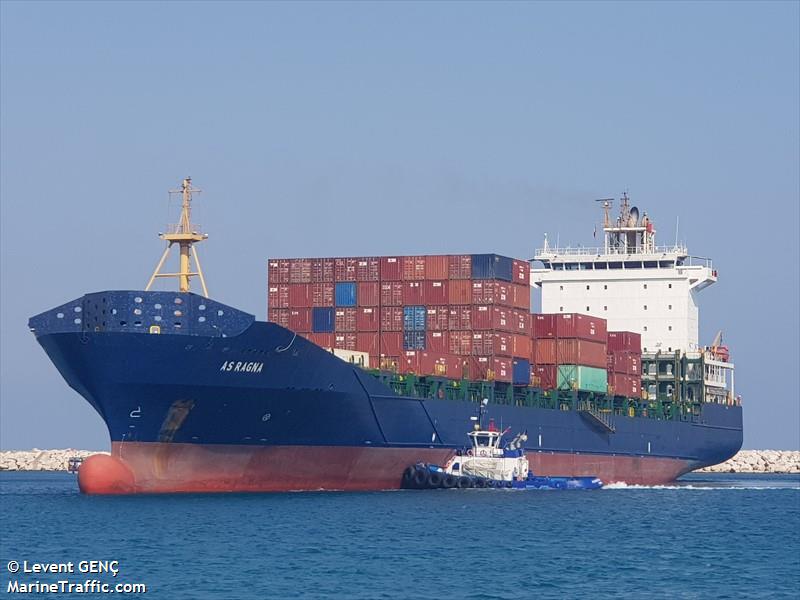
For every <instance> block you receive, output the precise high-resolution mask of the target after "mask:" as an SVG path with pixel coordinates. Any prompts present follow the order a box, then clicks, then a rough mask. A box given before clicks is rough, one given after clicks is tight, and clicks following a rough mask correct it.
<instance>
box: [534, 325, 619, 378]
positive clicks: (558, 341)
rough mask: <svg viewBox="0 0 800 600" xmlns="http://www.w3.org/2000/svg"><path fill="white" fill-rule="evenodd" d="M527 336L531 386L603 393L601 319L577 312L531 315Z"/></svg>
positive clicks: (603, 331) (603, 327)
mask: <svg viewBox="0 0 800 600" xmlns="http://www.w3.org/2000/svg"><path fill="white" fill-rule="evenodd" d="M531 338H532V351H531V363H532V364H533V367H532V369H531V376H532V379H533V382H534V384H535V385H538V386H540V387H541V388H542V389H546V390H551V389H560V390H569V389H579V390H586V391H591V392H598V393H605V392H606V390H607V387H608V381H607V374H606V368H607V358H606V342H607V338H608V332H607V326H606V321H605V319H601V318H598V317H592V316H589V315H581V314H577V313H557V314H535V315H532V325H531Z"/></svg>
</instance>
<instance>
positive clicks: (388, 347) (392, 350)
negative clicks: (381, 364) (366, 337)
mask: <svg viewBox="0 0 800 600" xmlns="http://www.w3.org/2000/svg"><path fill="white" fill-rule="evenodd" d="M401 321H402V319H401ZM401 328H402V324H401ZM402 352H403V332H402V331H398V332H395V331H389V332H383V333H381V340H380V355H381V356H400V354H402Z"/></svg>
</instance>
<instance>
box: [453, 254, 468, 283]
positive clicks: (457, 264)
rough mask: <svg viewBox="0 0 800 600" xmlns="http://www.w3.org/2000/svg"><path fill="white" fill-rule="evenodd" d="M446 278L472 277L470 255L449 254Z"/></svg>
mask: <svg viewBox="0 0 800 600" xmlns="http://www.w3.org/2000/svg"><path fill="white" fill-rule="evenodd" d="M447 277H448V279H472V256H471V255H469V254H451V255H450V256H448V257H447Z"/></svg>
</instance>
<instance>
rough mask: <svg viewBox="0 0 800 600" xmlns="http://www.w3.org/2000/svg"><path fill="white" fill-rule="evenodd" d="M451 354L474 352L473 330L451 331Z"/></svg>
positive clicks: (465, 354) (466, 354)
mask: <svg viewBox="0 0 800 600" xmlns="http://www.w3.org/2000/svg"><path fill="white" fill-rule="evenodd" d="M449 338H450V354H457V355H460V356H469V355H470V354H472V332H471V331H451V332H450V335H449Z"/></svg>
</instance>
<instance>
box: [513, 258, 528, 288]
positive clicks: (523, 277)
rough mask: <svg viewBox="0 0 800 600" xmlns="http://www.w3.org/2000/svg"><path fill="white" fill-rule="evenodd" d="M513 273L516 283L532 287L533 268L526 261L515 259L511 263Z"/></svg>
mask: <svg viewBox="0 0 800 600" xmlns="http://www.w3.org/2000/svg"><path fill="white" fill-rule="evenodd" d="M511 272H512V277H513V278H514V283H517V284H520V285H524V286H525V287H530V285H531V266H530V264H529V263H528V262H526V261H524V260H517V259H514V260H513V261H512V262H511Z"/></svg>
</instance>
